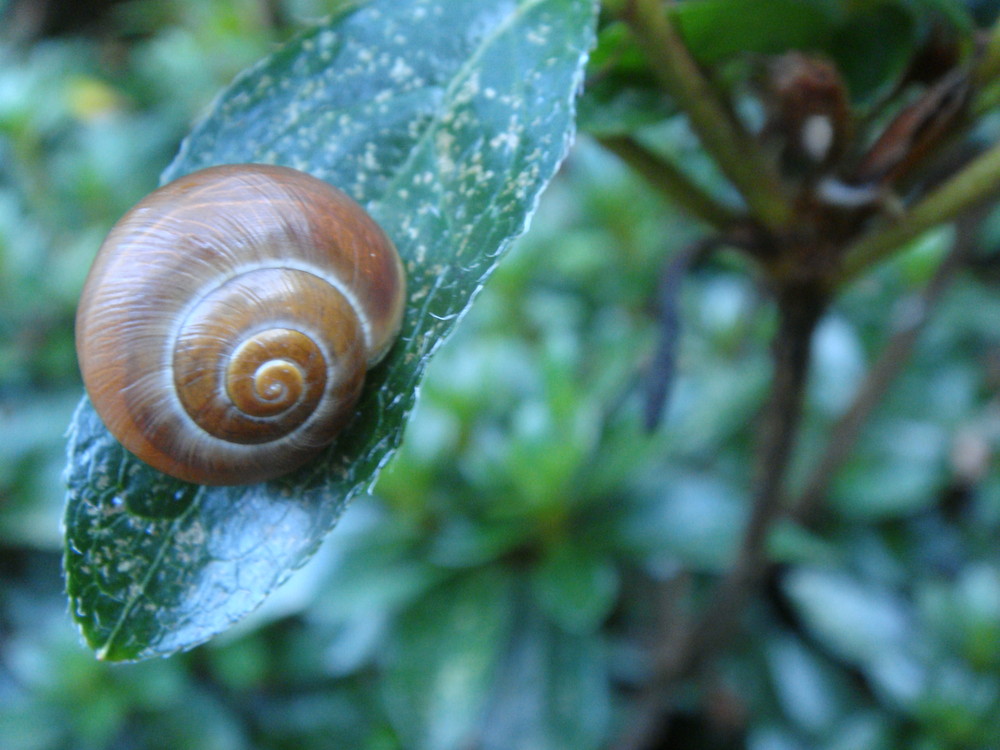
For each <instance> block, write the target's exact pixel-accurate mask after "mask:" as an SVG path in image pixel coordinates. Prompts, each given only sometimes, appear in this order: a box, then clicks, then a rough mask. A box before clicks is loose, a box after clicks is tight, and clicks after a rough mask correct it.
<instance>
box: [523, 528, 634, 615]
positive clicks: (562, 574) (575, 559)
mask: <svg viewBox="0 0 1000 750" xmlns="http://www.w3.org/2000/svg"><path fill="white" fill-rule="evenodd" d="M532 584H533V585H534V594H535V597H536V598H537V599H538V602H539V604H541V606H542V608H543V609H544V610H545V611H546V613H548V615H549V616H550V617H551V618H552V620H553V621H554V622H555V623H557V624H558V625H560V626H561V627H563V628H565V629H566V630H567V631H569V632H571V633H588V632H592V631H594V630H596V629H597V628H598V627H599V626H600V624H601V623H602V622H603V620H604V618H605V617H607V615H608V613H609V612H610V611H611V607H612V606H613V605H614V603H615V598H616V596H617V594H618V574H617V571H616V570H615V567H614V565H613V564H612V563H611V561H610V560H608V559H606V558H605V557H604V556H603V555H599V554H598V553H595V552H592V551H590V550H589V549H587V548H585V547H583V546H581V545H576V544H573V543H571V542H568V541H564V542H562V543H561V544H559V545H557V546H556V547H555V548H554V549H553V550H551V551H550V552H549V554H547V555H546V556H545V558H544V559H543V560H542V562H541V564H540V565H539V566H538V567H537V568H536V569H535V571H534V575H533V577H532Z"/></svg>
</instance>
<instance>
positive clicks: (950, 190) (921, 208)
mask: <svg viewBox="0 0 1000 750" xmlns="http://www.w3.org/2000/svg"><path fill="white" fill-rule="evenodd" d="M998 191H1000V144H997V145H995V146H993V147H992V148H990V149H989V150H988V151H986V152H984V153H983V154H981V155H980V156H978V157H977V158H976V159H975V160H973V161H972V163H971V164H969V165H968V166H966V167H965V168H964V169H962V170H961V171H960V172H959V173H958V174H956V175H955V176H954V177H952V178H951V179H950V180H948V181H947V182H946V183H944V184H943V185H942V186H941V187H939V188H937V189H936V190H935V191H934V192H932V193H931V194H930V195H928V196H927V197H926V198H924V199H923V200H922V201H920V202H919V203H917V204H916V205H915V206H914V207H913V208H912V209H911V210H910V211H909V213H907V214H906V215H904V216H903V217H902V218H901V219H900V220H899V221H898V222H897V223H895V224H893V225H892V226H890V227H886V228H885V229H882V230H881V231H877V232H873V233H871V234H869V235H867V236H866V237H863V238H861V239H860V240H859V241H858V242H855V243H854V244H853V245H852V246H850V247H849V248H847V251H846V253H845V256H844V263H843V270H842V271H841V274H840V278H839V280H838V281H839V283H841V284H842V283H846V282H848V281H850V280H851V279H853V278H854V277H855V276H857V275H858V274H859V273H861V272H862V271H864V270H865V269H866V268H868V267H869V266H872V265H874V264H875V263H877V262H879V261H880V260H884V259H885V258H887V257H889V256H890V255H892V253H894V252H896V251H897V250H898V249H899V248H900V247H901V246H902V245H904V244H906V243H907V242H909V241H910V240H912V239H914V238H916V237H918V236H920V235H921V234H923V233H924V232H925V231H927V230H928V229H930V228H931V227H933V226H936V225H938V224H942V223H944V222H946V221H951V220H952V219H954V218H955V217H956V216H958V215H959V214H961V213H963V212H964V211H967V210H969V209H970V208H972V207H974V206H975V205H977V204H978V203H980V202H981V201H983V200H985V199H987V198H989V197H990V196H992V195H994V194H995V193H997V192H998Z"/></svg>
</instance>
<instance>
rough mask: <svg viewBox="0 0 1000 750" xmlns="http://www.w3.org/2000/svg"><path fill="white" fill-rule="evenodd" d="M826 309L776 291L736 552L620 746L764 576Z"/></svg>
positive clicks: (723, 633)
mask: <svg viewBox="0 0 1000 750" xmlns="http://www.w3.org/2000/svg"><path fill="white" fill-rule="evenodd" d="M825 307H826V297H825V295H824V294H822V293H821V292H819V291H817V290H816V289H814V288H812V287H799V286H795V287H790V288H786V289H783V290H781V291H780V292H779V295H778V313H779V328H778V333H777V335H776V337H775V341H774V346H773V350H772V356H773V359H774V375H773V378H772V382H771V392H770V396H769V397H768V401H767V404H766V406H765V408H764V412H763V415H762V417H761V422H760V431H759V433H758V440H757V446H758V449H757V455H756V459H755V465H754V480H753V490H752V493H751V497H752V500H753V509H752V511H751V514H750V519H749V521H748V523H747V527H746V530H745V531H744V536H743V541H742V544H741V547H740V550H739V553H738V555H737V557H736V561H735V562H734V564H733V566H732V568H731V569H730V570H729V572H728V573H727V574H726V575H725V577H724V578H723V579H722V581H721V582H720V583H719V584H718V587H717V588H716V590H715V591H714V592H713V593H712V596H711V598H710V599H709V601H708V603H707V605H706V606H705V608H704V609H703V611H702V613H701V615H700V617H699V618H698V620H697V622H696V623H695V625H694V626H693V627H690V628H687V629H683V628H678V629H676V630H675V631H674V637H673V638H671V639H670V640H669V641H668V642H667V643H666V644H664V646H663V648H662V649H661V651H660V653H659V654H658V655H657V658H656V675H655V677H654V678H653V681H652V682H651V684H650V685H649V686H648V690H647V692H646V694H645V695H644V696H643V697H642V698H641V699H640V701H639V708H638V712H637V716H636V719H635V720H634V721H633V722H632V724H630V725H629V727H628V729H627V733H626V734H625V735H624V736H623V737H622V739H621V740H620V742H619V743H618V744H617V745H616V748H617V750H640V749H641V748H643V747H645V746H647V745H648V744H649V740H650V739H651V738H652V737H653V735H654V734H655V732H656V729H657V727H658V724H659V720H660V718H661V716H662V712H663V710H664V708H665V706H666V704H667V696H666V693H667V691H668V689H669V688H670V687H671V686H672V685H673V684H674V683H676V682H677V681H678V680H680V679H683V678H684V677H687V676H688V675H690V674H691V673H693V672H694V671H695V670H697V669H698V668H699V667H700V666H701V665H702V664H703V663H704V662H705V661H707V660H708V659H709V658H710V657H711V656H712V655H714V654H715V653H716V652H717V651H718V650H719V649H720V648H722V647H723V646H724V645H725V644H726V643H727V642H728V641H729V639H730V637H731V635H732V633H733V631H734V630H735V629H736V627H737V625H738V622H737V621H738V619H739V615H740V613H741V612H742V610H743V608H744V607H745V606H746V604H747V603H748V602H749V600H750V598H751V597H752V595H753V593H754V591H755V589H756V588H758V586H759V585H760V583H761V581H762V580H763V579H764V576H765V574H766V572H767V568H768V565H767V554H766V541H767V536H768V532H769V531H770V530H771V527H772V526H773V524H774V522H775V521H776V520H777V519H778V518H779V517H780V516H781V513H782V510H783V505H782V497H783V496H784V491H783V487H784V482H785V475H786V473H787V469H788V465H789V463H790V461H791V457H792V449H793V446H794V443H795V436H796V433H797V431H798V427H799V422H800V415H801V412H802V402H803V397H804V393H805V384H806V377H807V374H808V369H809V359H810V354H811V350H812V339H813V332H814V331H815V328H816V324H817V323H818V322H819V319H820V317H821V316H822V314H823V311H824V309H825Z"/></svg>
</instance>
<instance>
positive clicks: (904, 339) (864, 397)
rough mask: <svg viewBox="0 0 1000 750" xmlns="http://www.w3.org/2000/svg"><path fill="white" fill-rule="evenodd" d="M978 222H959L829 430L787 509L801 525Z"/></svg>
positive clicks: (909, 348)
mask: <svg viewBox="0 0 1000 750" xmlns="http://www.w3.org/2000/svg"><path fill="white" fill-rule="evenodd" d="M976 226H978V222H973V221H967V222H963V223H962V225H961V226H960V232H959V236H958V237H957V238H956V240H955V244H954V246H953V247H952V249H951V251H950V252H949V253H948V255H947V256H946V257H945V258H944V260H942V261H941V263H940V265H939V266H938V267H937V270H936V271H935V272H934V276H933V277H932V278H931V280H930V281H929V282H928V284H927V286H926V287H925V288H924V289H923V291H922V292H921V293H920V294H918V295H914V298H913V299H911V300H908V301H907V302H906V303H904V304H905V309H906V311H907V312H906V315H905V319H904V320H903V321H901V323H900V325H899V327H898V328H897V330H896V331H895V332H894V333H893V334H892V336H891V337H890V338H889V341H888V342H887V343H886V345H885V347H883V349H882V352H881V354H880V355H879V357H878V360H877V361H876V362H875V364H874V365H872V367H871V369H870V370H869V372H868V375H867V376H866V377H865V380H864V382H863V383H862V384H861V387H860V388H859V389H858V392H857V394H856V395H855V397H854V400H853V402H852V403H851V405H850V407H849V408H848V409H847V411H845V412H844V413H843V414H842V415H841V416H840V418H839V419H838V420H837V421H836V423H835V424H834V425H833V428H832V429H831V430H830V438H829V441H828V442H827V446H826V450H825V451H824V453H823V455H822V456H821V457H820V459H819V461H818V463H817V464H816V466H815V468H814V469H813V470H812V473H811V474H810V475H809V477H808V479H807V480H806V483H805V487H804V488H803V490H802V491H801V492H800V493H799V495H798V498H797V499H796V500H795V501H794V502H793V503H792V504H791V512H792V515H793V516H794V518H795V519H796V520H797V521H798V522H800V523H810V522H812V521H813V520H815V518H816V517H817V516H818V515H819V513H820V510H821V508H822V504H823V501H824V500H825V499H826V496H827V492H828V490H829V486H830V482H831V481H832V480H833V478H834V476H836V474H837V472H838V471H839V470H840V468H841V467H842V466H843V465H844V463H845V462H846V461H847V458H848V456H850V454H851V451H852V449H853V448H854V446H855V444H856V443H857V441H858V438H859V437H860V435H861V430H862V428H863V427H864V424H865V423H866V422H867V421H868V419H869V417H870V416H871V415H872V413H873V412H874V411H875V409H876V408H877V407H878V405H879V404H880V403H881V402H882V399H883V398H884V397H885V394H886V393H887V392H888V390H889V387H890V386H891V385H892V383H893V382H894V381H895V380H896V378H897V377H898V376H899V375H900V373H902V371H903V369H904V367H905V366H906V363H907V361H908V360H909V358H910V355H911V354H912V353H913V348H914V346H916V343H917V340H918V339H919V337H920V334H921V332H922V331H923V329H924V327H925V325H926V323H927V321H928V320H929V319H930V313H931V311H932V310H933V309H934V306H935V305H936V304H937V302H938V301H939V300H940V299H941V297H942V295H943V294H944V291H945V290H946V289H947V288H948V285H949V284H950V282H951V281H952V280H953V279H954V277H955V272H956V271H957V270H958V269H959V268H960V267H961V266H962V264H963V263H964V261H965V259H966V257H967V256H968V254H969V252H970V251H971V249H972V247H973V244H974V234H975V232H974V227H976Z"/></svg>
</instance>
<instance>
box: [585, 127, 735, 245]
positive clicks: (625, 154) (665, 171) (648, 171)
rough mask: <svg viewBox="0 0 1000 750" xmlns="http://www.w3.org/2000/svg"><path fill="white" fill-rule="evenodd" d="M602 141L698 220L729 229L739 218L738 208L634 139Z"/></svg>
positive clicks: (613, 137) (622, 138) (623, 138)
mask: <svg viewBox="0 0 1000 750" xmlns="http://www.w3.org/2000/svg"><path fill="white" fill-rule="evenodd" d="M599 142H600V143H601V145H602V146H604V147H605V148H607V149H608V150H609V151H611V152H612V153H614V154H615V155H616V156H618V157H619V158H620V159H621V160H622V161H624V162H625V163H626V164H628V165H629V166H630V167H632V169H634V170H635V171H636V172H638V173H639V174H640V175H642V176H643V177H644V178H645V179H646V181H647V182H649V184H650V185H652V186H653V187H655V188H656V189H657V190H659V191H660V192H661V193H663V194H664V195H665V196H666V197H667V199H668V200H669V201H670V202H671V203H673V204H676V205H678V206H680V207H681V208H682V209H683V210H685V211H687V212H688V213H689V214H691V215H692V216H694V217H695V218H696V219H700V220H701V221H703V222H705V223H706V224H708V225H709V226H711V227H713V228H715V229H718V230H724V229H726V228H727V227H729V226H731V225H732V224H733V223H734V222H736V221H737V220H738V219H739V214H738V213H737V212H736V211H734V210H733V209H732V208H730V207H729V206H726V205H724V204H722V203H719V202H718V201H716V200H715V198H713V197H712V196H711V195H709V194H708V193H707V192H705V191H704V190H702V188H701V187H699V186H698V185H697V184H695V183H694V182H693V181H692V180H691V178H690V177H688V176H687V175H686V174H684V172H683V171H682V170H681V169H679V168H678V167H677V166H676V165H675V164H673V163H672V162H670V161H669V160H667V159H666V158H665V157H663V156H660V155H659V154H656V153H654V152H652V151H650V150H649V149H648V148H646V147H645V146H643V145H642V144H641V143H639V142H638V141H636V140H635V139H634V138H631V137H629V136H608V137H604V138H600V139H599Z"/></svg>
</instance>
